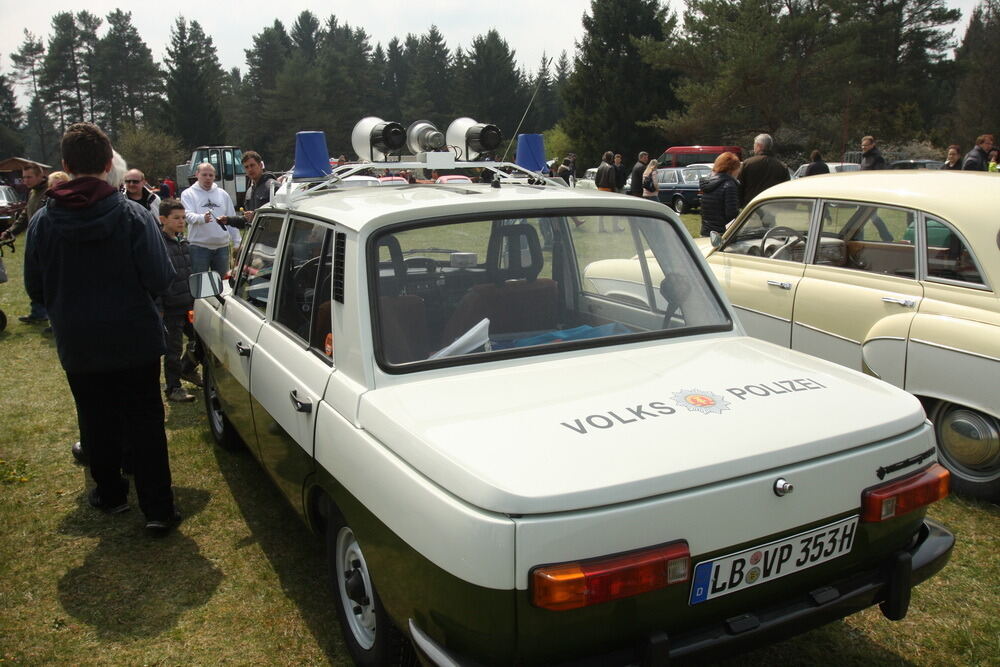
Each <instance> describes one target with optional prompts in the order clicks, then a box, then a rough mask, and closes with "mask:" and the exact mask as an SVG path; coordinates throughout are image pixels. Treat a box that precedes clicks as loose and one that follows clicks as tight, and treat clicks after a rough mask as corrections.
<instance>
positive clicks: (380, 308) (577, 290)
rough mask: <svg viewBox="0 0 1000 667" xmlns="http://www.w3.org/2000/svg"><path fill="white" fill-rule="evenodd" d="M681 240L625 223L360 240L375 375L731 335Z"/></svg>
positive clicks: (458, 226)
mask: <svg viewBox="0 0 1000 667" xmlns="http://www.w3.org/2000/svg"><path fill="white" fill-rule="evenodd" d="M682 233H683V232H681V231H679V230H678V228H677V227H676V226H675V225H674V223H671V222H669V221H667V220H664V219H659V218H652V217H641V216H632V215H594V214H580V215H539V216H526V217H519V218H509V219H499V220H498V219H481V220H467V221H460V222H452V221H449V222H444V223H441V224H430V225H427V224H423V225H421V226H419V227H409V228H394V229H391V230H389V231H387V232H385V233H382V234H380V235H378V236H375V237H373V238H372V239H371V241H370V242H369V246H368V248H369V254H368V256H369V258H370V261H369V267H368V268H369V280H370V281H371V287H372V289H371V293H372V294H373V295H374V300H373V304H372V305H373V307H372V314H373V321H374V323H375V326H374V327H373V329H374V332H375V333H374V335H375V349H376V351H377V355H378V357H379V363H380V365H382V366H383V367H384V368H397V369H407V368H415V367H416V368H419V367H422V366H423V365H425V364H428V363H445V362H448V363H453V362H455V361H456V360H457V361H459V362H473V361H477V360H483V359H489V358H495V357H497V356H509V355H523V354H544V353H548V352H549V351H560V350H565V349H568V348H570V347H581V346H595V345H597V346H599V345H614V344H618V343H621V342H630V341H632V340H636V339H642V338H656V337H664V336H673V335H677V336H680V335H687V334H695V333H704V332H706V331H715V330H718V331H722V330H728V329H730V328H731V327H732V322H731V321H730V319H729V317H728V314H727V312H726V310H725V308H724V307H723V305H722V304H721V302H720V300H719V298H718V295H717V294H716V293H715V292H714V290H713V289H712V287H711V285H710V283H708V281H707V279H706V277H705V275H704V274H703V273H702V269H701V265H700V264H699V263H698V262H697V261H695V259H694V258H693V256H692V252H694V251H693V249H692V248H691V246H689V245H688V243H686V242H685V240H684V238H683V237H682Z"/></svg>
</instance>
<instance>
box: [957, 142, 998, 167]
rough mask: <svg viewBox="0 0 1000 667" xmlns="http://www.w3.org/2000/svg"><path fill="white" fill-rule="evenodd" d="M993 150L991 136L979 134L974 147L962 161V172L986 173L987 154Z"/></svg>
mask: <svg viewBox="0 0 1000 667" xmlns="http://www.w3.org/2000/svg"><path fill="white" fill-rule="evenodd" d="M991 150H993V135H992V134H981V135H979V136H978V137H977V138H976V145H975V146H973V147H972V150H971V151H969V152H968V153H966V154H965V158H964V159H963V160H962V170H963V171H988V170H989V165H990V159H989V154H990V151H991Z"/></svg>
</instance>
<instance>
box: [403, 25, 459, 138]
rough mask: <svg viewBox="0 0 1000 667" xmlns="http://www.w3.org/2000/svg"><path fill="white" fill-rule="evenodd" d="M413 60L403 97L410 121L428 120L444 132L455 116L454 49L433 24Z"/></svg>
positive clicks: (404, 112)
mask: <svg viewBox="0 0 1000 667" xmlns="http://www.w3.org/2000/svg"><path fill="white" fill-rule="evenodd" d="M413 50H414V54H413V58H412V59H411V60H410V76H409V78H408V79H407V82H406V89H405V92H404V94H403V100H402V113H403V117H404V118H406V121H407V122H413V121H415V120H429V121H430V122H432V123H434V125H436V126H437V127H438V129H440V130H441V131H442V132H443V131H444V130H445V129H446V128H447V124H448V123H449V122H450V121H451V120H453V118H452V116H453V114H452V101H451V99H452V70H451V60H452V58H451V52H450V51H449V50H448V46H447V45H446V44H445V41H444V36H443V35H441V32H440V31H439V30H438V29H437V26H434V25H432V26H431V27H430V29H429V30H428V31H427V34H425V35H421V36H420V38H419V40H418V41H417V43H416V46H415V47H414V49H413Z"/></svg>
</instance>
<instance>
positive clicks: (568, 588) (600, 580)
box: [531, 540, 691, 611]
mask: <svg viewBox="0 0 1000 667" xmlns="http://www.w3.org/2000/svg"><path fill="white" fill-rule="evenodd" d="M690 578H691V551H690V550H689V549H688V544H687V542H686V541H684V540H681V541H679V542H672V543H670V544H667V545H665V546H660V547H654V548H652V549H644V550H642V551H634V552H632V553H628V554H622V555H620V556H609V557H606V558H595V559H593V560H586V561H578V562H575V563H563V564H561V565H546V566H544V567H539V568H536V569H535V570H534V571H533V572H532V573H531V602H532V604H534V605H535V606H537V607H542V608H543V609H552V610H554V611H562V610H566V609H578V608H580V607H587V606H589V605H594V604H600V603H602V602H608V601H610V600H617V599H619V598H625V597H630V596H632V595H638V594H639V593H646V592H648V591H654V590H657V589H659V588H664V587H665V586H669V585H670V584H681V583H684V582H686V581H688V580H689V579H690Z"/></svg>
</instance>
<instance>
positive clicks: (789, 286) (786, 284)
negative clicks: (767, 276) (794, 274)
mask: <svg viewBox="0 0 1000 667" xmlns="http://www.w3.org/2000/svg"><path fill="white" fill-rule="evenodd" d="M767 284H768V285H770V286H772V287H780V288H781V289H792V284H791V283H789V282H784V281H781V280H768V281H767Z"/></svg>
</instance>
